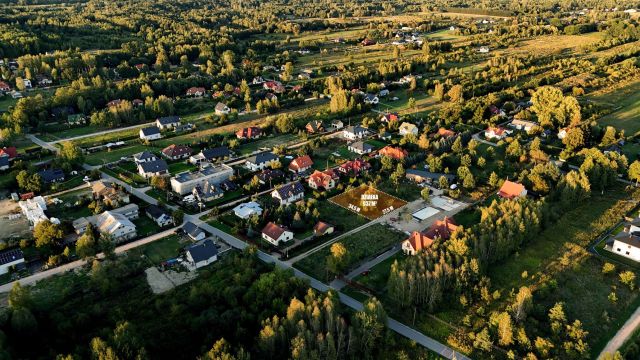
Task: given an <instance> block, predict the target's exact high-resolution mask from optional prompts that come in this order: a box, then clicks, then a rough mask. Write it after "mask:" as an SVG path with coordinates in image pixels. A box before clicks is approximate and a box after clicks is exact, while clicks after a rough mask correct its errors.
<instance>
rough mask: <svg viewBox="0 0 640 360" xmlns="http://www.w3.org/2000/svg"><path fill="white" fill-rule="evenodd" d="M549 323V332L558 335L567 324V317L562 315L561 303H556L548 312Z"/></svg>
mask: <svg viewBox="0 0 640 360" xmlns="http://www.w3.org/2000/svg"><path fill="white" fill-rule="evenodd" d="M549 321H550V322H551V331H552V332H553V333H554V334H556V335H559V334H560V332H561V331H562V330H563V328H564V325H565V324H566V323H567V317H566V315H565V314H564V308H563V305H562V303H556V304H555V305H554V306H553V307H552V308H551V309H550V310H549Z"/></svg>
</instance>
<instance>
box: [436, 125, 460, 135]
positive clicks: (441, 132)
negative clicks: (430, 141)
mask: <svg viewBox="0 0 640 360" xmlns="http://www.w3.org/2000/svg"><path fill="white" fill-rule="evenodd" d="M436 134H438V135H440V136H442V137H451V136H454V135H455V134H456V132H455V131H453V130H449V129H445V128H443V127H441V128H439V129H438V132H437V133H436Z"/></svg>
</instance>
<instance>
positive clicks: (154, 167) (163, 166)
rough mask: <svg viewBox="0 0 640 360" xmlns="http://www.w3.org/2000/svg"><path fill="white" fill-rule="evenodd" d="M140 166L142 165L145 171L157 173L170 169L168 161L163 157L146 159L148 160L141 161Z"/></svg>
mask: <svg viewBox="0 0 640 360" xmlns="http://www.w3.org/2000/svg"><path fill="white" fill-rule="evenodd" d="M139 166H141V167H142V171H143V172H145V173H157V172H163V171H167V170H169V166H168V165H167V162H166V161H164V160H162V159H159V160H153V161H146V162H143V163H140V165H139Z"/></svg>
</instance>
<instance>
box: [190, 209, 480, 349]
mask: <svg viewBox="0 0 640 360" xmlns="http://www.w3.org/2000/svg"><path fill="white" fill-rule="evenodd" d="M185 219H188V220H189V221H191V222H193V223H194V224H196V225H198V226H200V227H201V228H202V229H204V230H206V231H208V232H209V233H211V234H213V235H215V236H218V237H219V238H221V239H222V240H224V241H225V242H227V243H228V244H229V245H231V246H233V247H235V248H237V249H244V248H246V247H247V246H248V245H247V244H246V243H245V242H244V241H241V240H239V239H237V238H236V237H234V236H231V235H229V234H227V233H225V232H223V231H221V230H220V229H217V228H215V227H213V226H211V225H209V224H207V223H205V222H203V221H202V220H200V219H199V218H196V217H194V216H193V215H185ZM258 258H259V259H260V260H262V261H264V262H267V263H273V264H275V265H276V266H278V267H280V268H282V269H291V270H293V273H294V275H295V276H296V277H298V278H301V279H306V280H308V281H309V284H310V285H311V287H313V288H314V289H316V290H318V291H322V292H326V291H329V290H330V289H333V288H332V287H330V286H328V285H326V284H324V283H323V282H321V281H319V280H317V279H315V278H313V277H311V276H309V275H307V274H305V273H303V272H302V271H300V270H298V269H295V268H293V267H292V266H291V264H289V263H287V262H284V261H280V260H278V259H276V258H274V257H273V256H271V255H269V254H266V253H264V252H262V251H258ZM334 290H335V289H334ZM338 295H339V296H340V301H341V302H342V303H343V304H345V305H347V306H348V307H350V308H352V309H354V310H356V311H359V310H362V307H363V305H362V303H361V302H359V301H357V300H355V299H353V298H351V297H349V296H347V295H345V294H343V293H341V292H339V291H338ZM387 326H388V327H389V328H390V329H391V330H393V331H395V332H397V333H398V334H400V335H402V336H404V337H406V338H408V339H411V340H413V341H415V342H417V343H419V344H420V345H422V346H424V347H426V348H428V349H430V350H432V351H434V352H436V353H438V354H440V355H441V356H443V357H445V358H447V359H462V360H470V359H469V358H468V357H466V356H465V355H463V354H461V353H458V352H455V351H453V350H452V349H451V348H449V347H448V346H446V345H443V344H441V343H440V342H438V341H436V340H434V339H432V338H430V337H428V336H426V335H424V334H422V333H420V332H419V331H416V330H414V329H412V328H410V327H408V326H406V325H404V324H402V323H400V322H399V321H396V320H394V319H392V318H389V319H388V321H387Z"/></svg>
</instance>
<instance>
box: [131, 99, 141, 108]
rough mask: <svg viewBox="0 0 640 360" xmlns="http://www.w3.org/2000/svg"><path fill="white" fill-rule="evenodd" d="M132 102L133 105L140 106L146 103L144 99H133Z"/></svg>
mask: <svg viewBox="0 0 640 360" xmlns="http://www.w3.org/2000/svg"><path fill="white" fill-rule="evenodd" d="M131 104H133V107H140V106H142V105H144V101H142V99H133V100H131Z"/></svg>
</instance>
